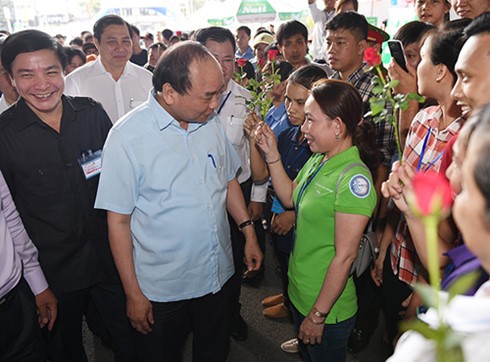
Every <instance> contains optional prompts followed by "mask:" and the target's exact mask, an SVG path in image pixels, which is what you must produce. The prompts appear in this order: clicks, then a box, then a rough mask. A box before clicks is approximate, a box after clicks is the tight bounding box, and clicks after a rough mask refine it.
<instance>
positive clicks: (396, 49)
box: [388, 40, 408, 72]
mask: <svg viewBox="0 0 490 362" xmlns="http://www.w3.org/2000/svg"><path fill="white" fill-rule="evenodd" d="M388 48H389V49H390V53H391V56H392V57H393V59H395V62H397V63H398V65H399V66H400V67H402V69H403V70H404V71H405V72H408V69H407V57H406V56H405V51H404V50H403V44H402V42H401V41H399V40H388Z"/></svg>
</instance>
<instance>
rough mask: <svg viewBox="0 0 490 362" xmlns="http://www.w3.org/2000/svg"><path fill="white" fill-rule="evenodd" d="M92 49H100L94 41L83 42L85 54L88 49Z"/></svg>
mask: <svg viewBox="0 0 490 362" xmlns="http://www.w3.org/2000/svg"><path fill="white" fill-rule="evenodd" d="M90 49H95V50H97V52H98V51H99V49H97V47H96V46H95V44H94V43H83V45H82V50H83V52H84V53H85V54H87V51H88V50H90Z"/></svg>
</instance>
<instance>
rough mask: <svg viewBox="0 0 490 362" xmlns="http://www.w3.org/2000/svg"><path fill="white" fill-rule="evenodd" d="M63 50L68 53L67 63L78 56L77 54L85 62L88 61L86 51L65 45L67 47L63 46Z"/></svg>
mask: <svg viewBox="0 0 490 362" xmlns="http://www.w3.org/2000/svg"><path fill="white" fill-rule="evenodd" d="M63 51H64V52H65V55H66V64H70V63H71V60H72V58H73V57H75V56H77V55H78V56H79V57H80V59H82V60H83V63H84V64H85V63H86V62H87V56H86V55H85V53H84V52H82V51H81V50H80V49H78V48H74V47H72V46H68V47H66V46H65V47H63Z"/></svg>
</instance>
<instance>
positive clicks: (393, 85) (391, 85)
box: [385, 79, 400, 89]
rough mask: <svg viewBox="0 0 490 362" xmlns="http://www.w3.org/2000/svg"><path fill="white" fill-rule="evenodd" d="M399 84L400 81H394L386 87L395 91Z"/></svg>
mask: <svg viewBox="0 0 490 362" xmlns="http://www.w3.org/2000/svg"><path fill="white" fill-rule="evenodd" d="M398 84H400V81H399V80H398V79H393V80H391V81H390V82H389V83H387V84H386V86H385V87H386V88H391V89H393V88H396V87H398Z"/></svg>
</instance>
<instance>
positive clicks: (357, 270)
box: [335, 163, 378, 277]
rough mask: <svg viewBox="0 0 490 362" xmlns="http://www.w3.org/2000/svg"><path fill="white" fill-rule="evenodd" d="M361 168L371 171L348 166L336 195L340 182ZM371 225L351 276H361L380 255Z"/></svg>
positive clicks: (353, 265)
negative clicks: (353, 170)
mask: <svg viewBox="0 0 490 362" xmlns="http://www.w3.org/2000/svg"><path fill="white" fill-rule="evenodd" d="M356 166H361V167H364V168H365V169H367V170H368V171H369V169H368V168H367V167H366V165H364V164H363V163H353V164H350V165H349V166H347V167H346V168H345V169H344V171H342V173H341V174H340V176H339V179H338V180H337V186H336V188H335V194H336V195H337V193H338V190H339V185H340V181H341V180H342V177H343V176H344V175H345V174H346V173H347V172H348V171H349V170H350V169H351V168H353V167H356ZM370 226H371V223H369V225H368V226H367V227H366V229H367V231H365V232H364V234H363V235H362V237H361V242H360V243H359V249H358V250H357V257H356V260H354V262H353V263H352V267H351V270H350V273H349V276H351V275H355V276H357V277H359V276H361V274H362V273H364V272H365V271H366V270H367V269H368V268H369V267H370V266H371V263H373V262H374V260H376V255H377V254H378V240H377V238H376V234H375V233H374V231H372V230H369V229H370Z"/></svg>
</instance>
